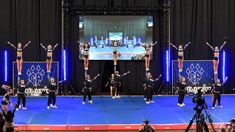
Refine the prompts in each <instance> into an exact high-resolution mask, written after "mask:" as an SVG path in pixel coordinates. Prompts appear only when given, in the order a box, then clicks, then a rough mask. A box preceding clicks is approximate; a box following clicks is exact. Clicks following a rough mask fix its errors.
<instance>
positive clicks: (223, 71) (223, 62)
mask: <svg viewBox="0 0 235 132" xmlns="http://www.w3.org/2000/svg"><path fill="white" fill-rule="evenodd" d="M222 79H223V82H225V80H226V53H225V51H224V50H223V54H222Z"/></svg>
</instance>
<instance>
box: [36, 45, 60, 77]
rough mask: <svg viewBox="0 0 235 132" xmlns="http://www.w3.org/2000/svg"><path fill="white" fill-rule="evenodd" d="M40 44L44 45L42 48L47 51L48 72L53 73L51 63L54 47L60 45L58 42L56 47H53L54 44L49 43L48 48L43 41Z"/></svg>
mask: <svg viewBox="0 0 235 132" xmlns="http://www.w3.org/2000/svg"><path fill="white" fill-rule="evenodd" d="M40 45H41V46H42V48H43V49H44V50H46V51H47V58H46V63H47V65H46V68H47V73H51V64H52V62H53V60H52V54H53V51H54V49H55V48H56V47H57V46H58V43H57V44H56V45H55V46H54V47H52V45H51V44H49V45H47V48H46V47H45V46H44V45H43V44H42V43H41V44H40Z"/></svg>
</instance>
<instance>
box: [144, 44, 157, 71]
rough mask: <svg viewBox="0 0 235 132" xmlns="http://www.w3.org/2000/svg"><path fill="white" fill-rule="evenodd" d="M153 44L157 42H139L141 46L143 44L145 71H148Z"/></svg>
mask: <svg viewBox="0 0 235 132" xmlns="http://www.w3.org/2000/svg"><path fill="white" fill-rule="evenodd" d="M155 44H157V42H155V43H154V44H150V43H143V44H141V46H143V47H144V49H145V69H146V71H149V63H150V55H151V52H152V47H153V46H154V45H155Z"/></svg>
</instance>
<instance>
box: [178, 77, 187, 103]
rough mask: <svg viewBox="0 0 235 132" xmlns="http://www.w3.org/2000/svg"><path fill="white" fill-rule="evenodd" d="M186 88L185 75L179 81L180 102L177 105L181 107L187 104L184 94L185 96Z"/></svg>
mask: <svg viewBox="0 0 235 132" xmlns="http://www.w3.org/2000/svg"><path fill="white" fill-rule="evenodd" d="M185 88H186V79H185V77H183V76H181V77H180V81H179V82H178V94H179V96H178V103H177V105H178V106H180V107H183V106H185V104H184V96H185V92H186V91H185Z"/></svg>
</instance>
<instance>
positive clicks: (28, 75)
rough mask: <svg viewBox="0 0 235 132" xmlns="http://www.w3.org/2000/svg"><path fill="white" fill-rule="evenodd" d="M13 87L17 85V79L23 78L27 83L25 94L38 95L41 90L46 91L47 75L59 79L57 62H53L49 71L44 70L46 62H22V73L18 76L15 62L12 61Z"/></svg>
mask: <svg viewBox="0 0 235 132" xmlns="http://www.w3.org/2000/svg"><path fill="white" fill-rule="evenodd" d="M12 73H13V88H15V87H17V86H18V80H20V79H23V80H25V83H26V85H27V87H28V88H27V89H26V94H28V95H40V94H41V92H42V91H46V90H47V89H46V86H47V85H48V83H49V81H48V78H49V77H54V78H55V79H56V80H58V79H59V63H58V62H53V63H52V66H51V73H50V74H48V73H47V70H46V62H23V65H22V75H21V76H18V72H17V64H16V62H13V72H12Z"/></svg>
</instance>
